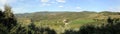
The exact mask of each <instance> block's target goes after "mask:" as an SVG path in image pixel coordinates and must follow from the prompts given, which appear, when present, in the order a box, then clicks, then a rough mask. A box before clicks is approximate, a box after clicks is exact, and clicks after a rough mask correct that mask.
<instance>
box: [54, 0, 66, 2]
mask: <svg viewBox="0 0 120 34" xmlns="http://www.w3.org/2000/svg"><path fill="white" fill-rule="evenodd" d="M56 1H57V2H61V3H65V2H66V1H65V0H56Z"/></svg>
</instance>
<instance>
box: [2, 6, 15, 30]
mask: <svg viewBox="0 0 120 34" xmlns="http://www.w3.org/2000/svg"><path fill="white" fill-rule="evenodd" d="M4 9H5V11H4V12H3V14H4V25H5V26H6V27H8V29H9V30H10V29H11V28H13V26H16V25H17V21H16V18H15V17H14V14H13V13H12V10H11V7H10V6H9V5H5V6H4Z"/></svg>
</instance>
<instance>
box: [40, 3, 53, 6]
mask: <svg viewBox="0 0 120 34" xmlns="http://www.w3.org/2000/svg"><path fill="white" fill-rule="evenodd" d="M50 5H51V4H49V3H42V4H41V5H40V7H45V6H50Z"/></svg>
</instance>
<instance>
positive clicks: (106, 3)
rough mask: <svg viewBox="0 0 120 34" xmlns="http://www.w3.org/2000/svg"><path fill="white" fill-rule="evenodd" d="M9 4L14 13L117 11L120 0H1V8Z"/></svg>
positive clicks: (119, 8)
mask: <svg viewBox="0 0 120 34" xmlns="http://www.w3.org/2000/svg"><path fill="white" fill-rule="evenodd" d="M6 3H7V4H9V5H10V6H11V7H12V9H13V12H14V13H31V12H37V11H76V12H78V11H96V12H100V11H116V12H120V11H119V10H120V0H0V8H1V9H3V5H4V4H6Z"/></svg>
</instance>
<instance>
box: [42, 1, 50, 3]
mask: <svg viewBox="0 0 120 34" xmlns="http://www.w3.org/2000/svg"><path fill="white" fill-rule="evenodd" d="M41 2H43V3H45V2H49V0H41Z"/></svg>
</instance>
